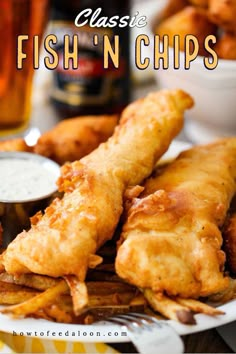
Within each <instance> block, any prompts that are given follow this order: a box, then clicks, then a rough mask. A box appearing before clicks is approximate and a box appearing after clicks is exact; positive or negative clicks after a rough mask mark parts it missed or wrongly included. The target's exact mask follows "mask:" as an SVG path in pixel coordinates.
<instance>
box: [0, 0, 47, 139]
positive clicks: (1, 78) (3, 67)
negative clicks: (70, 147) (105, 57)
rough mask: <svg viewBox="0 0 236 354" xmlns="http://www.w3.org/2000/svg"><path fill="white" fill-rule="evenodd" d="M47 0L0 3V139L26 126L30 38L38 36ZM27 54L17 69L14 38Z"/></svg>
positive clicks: (44, 19) (24, 128) (31, 71)
mask: <svg viewBox="0 0 236 354" xmlns="http://www.w3.org/2000/svg"><path fill="white" fill-rule="evenodd" d="M48 6H49V0H1V1H0V139H4V138H7V137H9V136H13V135H18V134H23V132H24V131H26V130H27V128H28V127H29V120H30V108H31V91H32V79H33V74H34V67H33V60H32V57H33V36H35V35H38V36H40V37H39V38H41V37H42V34H43V31H44V27H45V24H46V20H47V12H48ZM19 35H29V39H28V40H27V41H25V42H24V45H23V48H24V53H25V54H26V55H27V57H26V59H25V61H24V65H23V68H22V69H21V70H17V38H18V36H19Z"/></svg>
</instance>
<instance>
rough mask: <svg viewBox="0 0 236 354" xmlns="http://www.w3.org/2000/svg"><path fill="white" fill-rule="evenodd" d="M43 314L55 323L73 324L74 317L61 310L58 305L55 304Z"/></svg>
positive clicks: (44, 310)
mask: <svg viewBox="0 0 236 354" xmlns="http://www.w3.org/2000/svg"><path fill="white" fill-rule="evenodd" d="M43 312H44V313H46V315H47V316H49V317H51V318H52V319H53V320H54V321H56V322H60V323H71V322H72V321H73V316H72V314H70V313H67V312H66V311H64V310H63V309H61V308H60V307H59V306H58V305H57V304H53V305H51V306H50V307H46V308H45V309H43Z"/></svg>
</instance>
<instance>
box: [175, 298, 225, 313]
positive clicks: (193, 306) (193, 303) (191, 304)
mask: <svg viewBox="0 0 236 354" xmlns="http://www.w3.org/2000/svg"><path fill="white" fill-rule="evenodd" d="M175 300H176V301H177V302H178V303H179V304H180V305H183V306H186V307H187V308H189V309H190V310H192V311H193V312H196V313H204V314H206V315H209V316H216V315H224V312H223V311H220V310H218V309H216V308H214V307H212V306H209V305H207V304H205V303H204V302H201V301H197V300H194V299H182V298H180V297H177V298H176V299H175Z"/></svg>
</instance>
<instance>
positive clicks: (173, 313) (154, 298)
mask: <svg viewBox="0 0 236 354" xmlns="http://www.w3.org/2000/svg"><path fill="white" fill-rule="evenodd" d="M144 296H145V297H146V299H147V301H148V303H149V304H150V306H151V307H152V308H153V310H155V311H157V312H159V313H161V314H162V315H164V316H165V317H167V318H169V319H172V320H175V321H179V322H181V323H184V324H195V323H196V321H195V319H194V317H193V313H192V311H190V310H189V309H188V308H187V307H186V306H183V305H180V304H178V303H177V302H176V301H173V300H171V299H170V298H168V297H167V296H165V295H163V294H161V293H154V292H153V291H152V290H150V289H145V290H144Z"/></svg>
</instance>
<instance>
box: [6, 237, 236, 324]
mask: <svg viewBox="0 0 236 354" xmlns="http://www.w3.org/2000/svg"><path fill="white" fill-rule="evenodd" d="M115 253H116V245H115V242H114V241H109V242H108V243H107V244H106V245H105V246H103V248H102V249H101V250H100V253H99V255H101V256H102V257H103V259H104V262H103V264H101V265H99V266H98V267H96V268H95V269H91V270H90V271H89V273H88V276H87V279H86V286H87V288H88V296H89V299H88V307H87V308H86V310H85V311H84V312H83V313H82V314H81V313H76V308H77V307H78V308H81V301H84V300H85V299H84V293H83V287H81V283H78V282H76V280H75V279H73V277H65V279H63V278H52V277H48V276H44V275H38V274H23V275H18V276H16V275H14V276H13V275H10V274H7V273H6V272H4V269H1V268H0V272H1V274H0V304H1V305H7V306H4V307H3V308H2V309H1V312H2V313H5V314H10V315H11V316H13V317H34V318H43V319H46V320H49V321H54V322H60V323H78V324H91V323H93V322H95V321H99V320H103V319H105V318H107V317H109V316H112V315H115V314H121V313H128V312H142V313H146V314H149V315H152V316H155V317H157V318H163V317H161V316H160V313H162V314H164V315H165V316H166V317H167V318H170V319H173V320H177V321H180V322H182V323H187V324H194V323H195V319H194V316H193V315H194V313H197V312H201V313H205V314H208V315H218V314H222V312H221V311H219V310H218V309H217V308H214V307H212V306H209V305H207V304H205V303H203V302H200V301H197V300H192V299H180V298H173V299H171V298H169V297H166V296H165V295H161V294H159V295H158V294H154V293H153V292H152V291H151V290H148V289H147V290H145V291H144V292H141V291H140V290H139V289H137V288H136V287H134V286H131V285H129V284H127V283H125V282H124V281H123V280H122V279H120V278H119V277H118V276H117V275H116V274H115V270H114V259H115ZM230 292H231V293H230ZM232 292H233V293H234V294H236V282H235V281H232V286H231V288H230V291H227V292H226V293H224V294H223V293H222V294H217V296H215V298H214V297H212V299H211V300H212V301H216V302H218V303H219V302H222V301H227V300H228V299H229V298H231V299H232ZM70 294H71V295H70Z"/></svg>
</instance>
